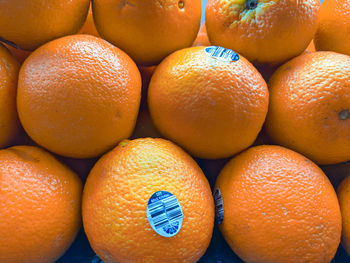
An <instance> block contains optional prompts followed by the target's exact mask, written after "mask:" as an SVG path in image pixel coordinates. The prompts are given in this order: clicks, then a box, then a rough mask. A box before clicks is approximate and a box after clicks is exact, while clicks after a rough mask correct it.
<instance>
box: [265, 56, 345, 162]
mask: <svg viewBox="0 0 350 263" xmlns="http://www.w3.org/2000/svg"><path fill="white" fill-rule="evenodd" d="M268 86H269V90H270V105H269V113H268V115H267V119H266V130H267V132H268V134H269V136H270V137H271V139H272V140H273V141H274V142H276V143H278V144H281V145H284V146H286V147H288V148H291V149H294V150H295V151H297V152H300V153H302V154H304V155H305V156H307V157H308V158H310V159H311V160H313V161H315V162H316V163H319V164H335V163H340V162H344V161H347V160H349V159H350V140H349V130H350V57H349V56H346V55H342V54H338V53H334V52H314V53H309V54H304V55H302V56H299V57H297V58H294V59H293V60H291V61H289V62H287V63H286V64H284V65H283V66H281V67H280V68H279V69H278V70H277V71H276V72H275V73H274V75H273V76H272V78H271V79H270V81H269V84H268Z"/></svg>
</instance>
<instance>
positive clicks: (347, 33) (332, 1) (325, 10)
mask: <svg viewBox="0 0 350 263" xmlns="http://www.w3.org/2000/svg"><path fill="white" fill-rule="evenodd" d="M349 39H350V2H349V1H348V0H325V1H324V2H323V4H322V6H321V9H320V22H319V24H318V29H317V32H316V35H315V46H316V49H317V50H330V51H335V52H338V53H343V54H347V55H349V56H350V43H349Z"/></svg>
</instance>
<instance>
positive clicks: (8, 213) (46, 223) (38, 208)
mask: <svg viewBox="0 0 350 263" xmlns="http://www.w3.org/2000/svg"><path fill="white" fill-rule="evenodd" d="M81 193H82V185H81V182H80V180H79V178H78V177H77V175H76V174H75V173H73V172H72V171H71V170H69V169H68V168H67V167H66V166H64V165H63V164H61V163H59V162H58V161H57V160H56V159H55V158H54V157H53V156H52V155H51V154H49V153H48V152H46V151H44V150H42V149H40V148H38V147H33V146H15V147H11V148H8V149H5V150H1V151H0V200H1V202H0V262H1V263H13V262H26V263H44V262H47V263H51V262H55V261H56V260H57V259H58V258H59V257H60V256H61V255H62V254H63V253H64V252H65V251H66V250H67V249H68V248H69V246H70V245H71V243H72V242H73V240H74V238H75V236H76V234H77V232H78V230H79V228H80V226H81V214H80V208H81Z"/></svg>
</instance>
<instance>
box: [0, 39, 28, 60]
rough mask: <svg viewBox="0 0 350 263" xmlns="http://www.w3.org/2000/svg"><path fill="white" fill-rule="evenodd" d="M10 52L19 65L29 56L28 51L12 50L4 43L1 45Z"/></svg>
mask: <svg viewBox="0 0 350 263" xmlns="http://www.w3.org/2000/svg"><path fill="white" fill-rule="evenodd" d="M2 44H4V46H5V47H6V48H7V49H8V50H9V51H10V52H11V54H12V55H13V56H14V57H15V59H17V61H18V62H19V63H20V64H23V62H24V60H25V59H26V58H27V57H28V56H29V55H30V53H31V52H30V51H26V50H23V49H19V48H14V47H12V46H10V45H7V44H6V43H2Z"/></svg>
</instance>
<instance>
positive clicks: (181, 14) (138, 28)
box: [92, 0, 201, 65]
mask: <svg viewBox="0 0 350 263" xmlns="http://www.w3.org/2000/svg"><path fill="white" fill-rule="evenodd" d="M92 10H93V14H94V20H95V24H96V28H97V30H98V32H99V33H100V35H101V36H102V37H103V38H104V39H106V40H107V41H109V42H111V43H112V44H115V45H116V46H117V47H119V48H121V49H122V50H124V51H125V52H126V53H127V54H129V55H130V56H131V57H132V58H133V59H134V60H135V61H136V63H138V64H142V65H156V64H158V63H159V62H160V61H161V60H162V59H163V58H164V57H166V56H167V55H169V54H170V53H172V52H174V51H176V50H178V49H182V48H185V47H189V46H191V45H192V43H193V41H194V40H195V38H196V35H197V33H198V30H199V27H200V20H201V0H180V1H179V0H93V1H92Z"/></svg>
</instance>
